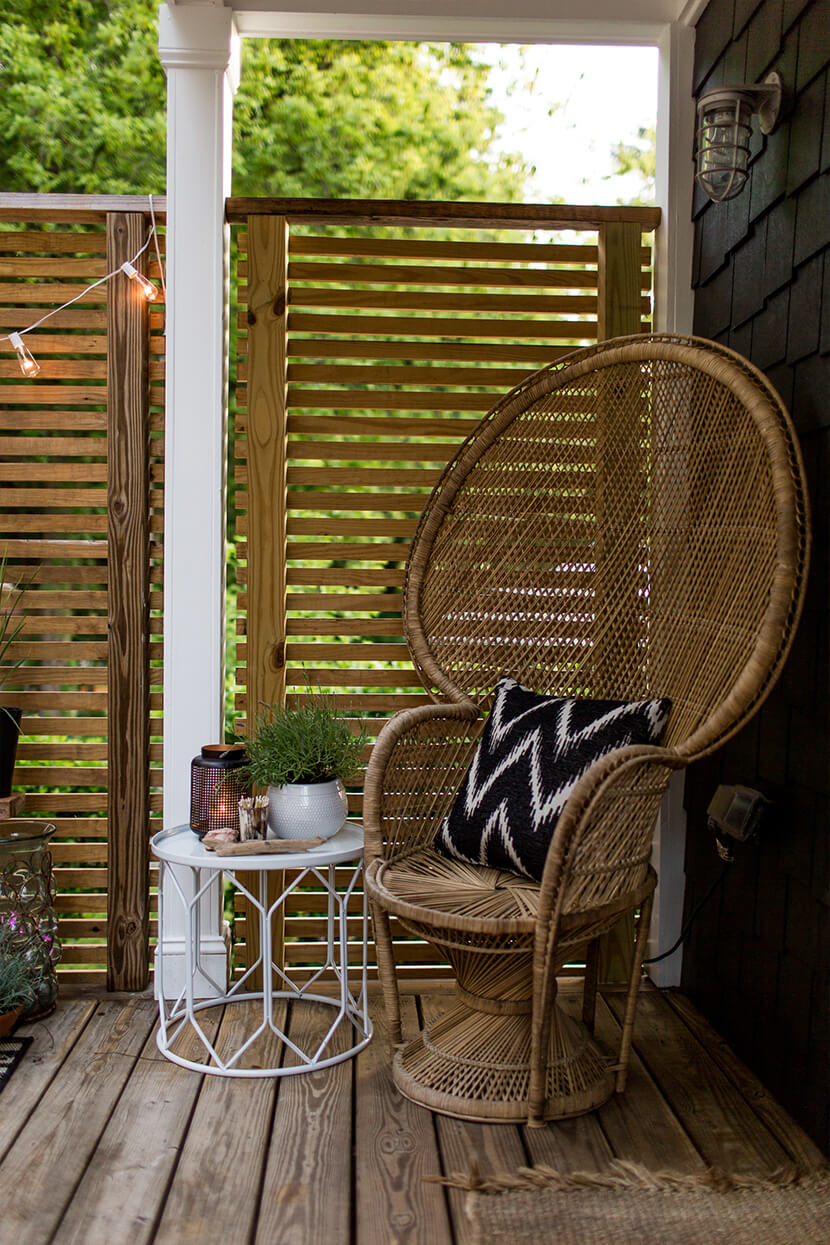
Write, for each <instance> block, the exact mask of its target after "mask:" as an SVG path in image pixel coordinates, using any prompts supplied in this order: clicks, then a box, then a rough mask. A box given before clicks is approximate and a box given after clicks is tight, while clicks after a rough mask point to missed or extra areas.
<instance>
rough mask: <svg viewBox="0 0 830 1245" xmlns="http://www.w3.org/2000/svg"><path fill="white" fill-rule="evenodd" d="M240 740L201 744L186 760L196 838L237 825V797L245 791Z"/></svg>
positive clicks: (241, 795) (242, 753)
mask: <svg viewBox="0 0 830 1245" xmlns="http://www.w3.org/2000/svg"><path fill="white" fill-rule="evenodd" d="M247 764H248V758H247V756H246V755H245V747H244V745H243V744H205V745H204V746H203V747H202V751H201V753H200V755H199V756H197V757H194V758H193V760H192V761H191V762H190V829H191V830H192V831H193V833H194V834H198V836H199V838H200V839H201V838H204V836H205V835H206V834H207V832H208V830H221V829H222V828H223V827H224V826H231V827H232V828H233V829H234V830H238V829H239V801H240V800H241V798H242V797H243V795H247V794H248V784H247V781H246V778H245V774H244V767H245V766H246V765H247Z"/></svg>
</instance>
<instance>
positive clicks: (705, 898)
mask: <svg viewBox="0 0 830 1245" xmlns="http://www.w3.org/2000/svg"><path fill="white" fill-rule="evenodd" d="M730 864H731V861H728V860H725V861H724V863H723V868H722V869H721V871H720V873H719V874H718V876H717V877H716V878H715V880H714V882H713V883H712V885H711V886H710V887H709V889H708V891H707V892H706V894H705V895H704V896H703V898H702V899H700V900H699V901H698V903H696V904H695V906H694V908H693V909H692V911H691V913H690V914H689V919H688V920H687V922H686V924H685V925H684V926H683V928H682V930H681V931H680V937H679V938H678V939H677V941H676V942H675V943H674V944H673V945H672V946H671V947H669V949H668V951H663V952H662V953H661V954H660V955H653V956H652V957H651V959H650V960H643V963H644V964H658V963H659V962H660V960H666V959H668V957H669V956H670V955H674V953H675V951H676V950H677V948H678V947H679V946H680V944H681V942H682V941H683V939H684V938H685V937H686V935H687V934H688V932H689V930H690V929H691V928H692V922H693V921H694V919H695V917H696V916H697V914H698V913H699V912H700V910H701V908H702V907H703V905H704V904H705V903H707V902H708V901H709V900H710V899H711V898H712V896H713V895H714V893H715V891H716V890H717V889H718V887H719V886H720V884H721V882H722V881H723V879H724V878H725V877H726V871H727V869H728V868H729V865H730Z"/></svg>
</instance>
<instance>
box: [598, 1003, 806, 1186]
mask: <svg viewBox="0 0 830 1245" xmlns="http://www.w3.org/2000/svg"><path fill="white" fill-rule="evenodd" d="M608 1004H609V1007H610V1008H611V1010H612V1011H613V1013H614V1015H615V1016H616V1017H617V1019H618V1020H620V1019H621V1017H622V1012H623V1008H624V1005H625V1000H624V998H623V997H622V996H621V995H614V994H609V995H608ZM634 1045H635V1048H636V1050H637V1052H638V1054H639V1055H640V1058H641V1059H642V1060H643V1062H644V1063H645V1065H646V1066H647V1068H648V1069H649V1071H650V1072H651V1073H652V1075H653V1076H654V1077H655V1078H656V1079H657V1081H658V1082H659V1084H660V1088H661V1089H662V1091H663V1093H664V1095H665V1097H666V1099H667V1100H668V1102H669V1103H670V1105H671V1107H672V1110H673V1111H674V1112H675V1114H676V1115H677V1116H678V1117H679V1118H680V1119H681V1120H682V1121H683V1127H684V1128H685V1130H686V1132H687V1133H688V1134H689V1137H690V1138H691V1140H692V1142H693V1144H694V1145H695V1147H696V1148H697V1149H698V1150H699V1151H700V1153H701V1154H702V1156H703V1158H704V1159H705V1160H706V1162H707V1163H708V1164H710V1165H712V1166H716V1167H721V1168H723V1169H724V1170H725V1171H729V1172H739V1173H741V1174H747V1173H761V1172H771V1171H774V1170H775V1169H776V1168H779V1167H784V1166H786V1164H787V1163H788V1162H789V1155H788V1154H787V1152H786V1150H785V1149H784V1148H783V1146H782V1145H781V1144H780V1143H779V1141H778V1140H777V1138H775V1137H774V1136H773V1135H772V1133H770V1132H769V1130H768V1129H767V1128H766V1127H765V1125H764V1124H763V1122H762V1121H761V1120H760V1119H759V1118H758V1116H757V1115H756V1114H755V1112H754V1111H753V1110H752V1108H751V1107H750V1106H749V1104H748V1103H747V1102H746V1101H745V1099H744V1098H743V1097H742V1095H741V1094H740V1092H739V1091H738V1089H736V1087H735V1086H734V1085H733V1084H732V1082H731V1081H730V1080H729V1079H728V1078H727V1077H726V1076H725V1075H724V1073H723V1072H722V1071H721V1069H720V1068H719V1067H718V1065H717V1064H716V1063H715V1062H714V1060H713V1059H712V1058H711V1056H710V1055H709V1054H708V1052H707V1051H706V1050H705V1049H704V1047H703V1046H702V1045H701V1044H700V1042H699V1041H698V1039H697V1038H696V1037H695V1036H694V1035H693V1034H692V1033H691V1032H690V1030H689V1029H688V1028H687V1026H686V1025H685V1024H684V1023H683V1021H682V1020H681V1019H680V1017H679V1016H678V1015H677V1014H676V1013H675V1012H674V1011H673V1010H672V1008H671V1007H669V1006H668V1005H667V1004H666V1002H665V1000H663V999H661V998H660V997H659V995H658V994H657V993H656V992H654V991H651V990H644V991H642V993H641V995H640V1000H639V1003H638V1005H637V1021H636V1024H635V1027H634Z"/></svg>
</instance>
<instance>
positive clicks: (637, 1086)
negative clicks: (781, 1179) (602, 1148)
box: [560, 995, 706, 1174]
mask: <svg viewBox="0 0 830 1245" xmlns="http://www.w3.org/2000/svg"><path fill="white" fill-rule="evenodd" d="M560 997H561V995H560ZM596 1035H597V1037H598V1039H599V1040H600V1042H602V1043H604V1044H605V1045H606V1046H608V1047H609V1048H610V1049H611V1050H617V1049H618V1048H619V1041H620V1026H619V1023H618V1022H617V1020H616V1018H615V1016H614V1015H613V1013H612V1012H611V1010H610V1008H609V1007H608V1005H607V1003H606V1002H605V1000H604V999H603V998H598V999H597V1019H596ZM596 1114H597V1119H598V1120H599V1122H600V1124H601V1125H602V1131H603V1132H604V1133H605V1135H606V1137H607V1138H608V1141H609V1142H610V1144H611V1148H612V1150H613V1151H614V1157H615V1158H618V1159H627V1160H629V1161H630V1162H632V1163H642V1164H643V1166H644V1167H648V1168H649V1169H650V1170H651V1171H660V1170H662V1169H669V1170H671V1171H680V1172H688V1173H690V1174H691V1173H692V1172H696V1171H702V1170H703V1169H704V1168H705V1166H706V1164H705V1163H704V1162H703V1159H702V1158H701V1157H700V1155H699V1154H698V1152H697V1150H696V1149H695V1147H694V1146H693V1145H692V1143H691V1141H690V1140H689V1137H688V1135H687V1133H686V1132H685V1131H684V1129H683V1126H682V1124H681V1123H680V1121H679V1120H678V1118H677V1116H676V1115H675V1114H674V1112H673V1111H672V1109H671V1107H670V1106H669V1104H668V1103H667V1102H666V1099H665V1098H664V1097H663V1095H662V1093H661V1092H660V1089H659V1086H658V1085H657V1083H656V1082H655V1081H654V1080H653V1079H652V1077H651V1076H649V1074H648V1072H647V1071H646V1068H645V1067H644V1065H643V1061H642V1060H641V1059H640V1057H639V1055H638V1054H637V1052H636V1050H634V1051H632V1053H631V1063H630V1065H629V1071H628V1084H627V1085H626V1089H625V1093H624V1094H622V1095H619V1094H615V1095H614V1096H613V1097H612V1098H611V1099H609V1101H608V1102H607V1103H606V1104H605V1106H604V1107H601V1108H600V1110H599V1111H597V1113H596Z"/></svg>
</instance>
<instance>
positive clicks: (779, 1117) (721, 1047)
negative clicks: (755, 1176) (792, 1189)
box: [665, 992, 826, 1168]
mask: <svg viewBox="0 0 830 1245" xmlns="http://www.w3.org/2000/svg"><path fill="white" fill-rule="evenodd" d="M665 997H666V999H667V1001H668V1002H669V1004H670V1005H671V1006H672V1007H673V1008H674V1010H675V1011H676V1012H677V1014H678V1015H679V1016H681V1017H682V1018H683V1020H684V1021H685V1022H686V1024H687V1025H688V1026H689V1028H690V1029H691V1031H692V1033H694V1035H695V1037H697V1038H698V1039H699V1040H700V1041H701V1042H702V1044H703V1045H704V1046H705V1047H706V1052H707V1054H708V1055H710V1056H711V1058H712V1059H714V1061H715V1063H716V1064H717V1065H718V1067H719V1068H720V1069H721V1070H722V1071H723V1072H724V1073H725V1074H726V1075H727V1076H728V1077H729V1079H730V1080H731V1081H732V1083H733V1085H735V1086H736V1087H737V1089H738V1090H739V1091H740V1093H741V1094H742V1095H743V1097H744V1098H745V1099H746V1100H747V1102H749V1103H751V1104H752V1110H753V1111H754V1112H755V1114H756V1115H758V1116H760V1118H761V1119H762V1120H763V1122H764V1124H765V1125H766V1127H767V1128H768V1129H769V1130H770V1132H771V1133H773V1134H774V1136H775V1137H777V1138H778V1140H779V1141H780V1143H781V1145H782V1146H783V1147H784V1149H785V1150H786V1151H787V1153H788V1154H790V1155H791V1156H792V1160H793V1162H794V1163H797V1164H798V1165H799V1166H801V1167H804V1168H810V1167H816V1166H819V1167H820V1166H823V1164H824V1163H825V1161H826V1160H825V1158H824V1155H823V1154H822V1152H821V1150H819V1148H818V1146H817V1145H816V1144H815V1143H814V1142H813V1141H811V1140H810V1138H809V1137H808V1136H807V1134H806V1133H805V1132H804V1130H803V1129H802V1128H801V1127H799V1125H798V1124H796V1123H795V1121H794V1120H793V1119H792V1118H791V1117H790V1116H789V1115H787V1112H786V1111H785V1110H784V1108H783V1107H782V1106H781V1104H780V1103H779V1102H776V1100H775V1099H774V1098H773V1096H772V1094H770V1093H768V1092H767V1090H766V1089H764V1086H763V1085H762V1084H761V1082H760V1081H759V1080H758V1078H757V1076H755V1074H754V1073H753V1072H751V1071H750V1070H749V1068H748V1067H747V1066H746V1064H744V1063H742V1062H741V1061H740V1059H738V1058H737V1056H736V1055H735V1054H734V1052H733V1051H732V1049H731V1047H730V1046H729V1045H728V1044H727V1043H726V1042H725V1041H724V1039H723V1038H722V1037H721V1036H720V1034H719V1033H717V1032H716V1031H715V1030H714V1029H713V1028H712V1026H711V1025H710V1024H709V1022H708V1020H706V1019H705V1017H703V1016H701V1014H700V1012H699V1011H698V1010H697V1008H696V1007H695V1006H694V1005H693V1004H692V1003H690V1002H689V1000H688V999H687V998H685V997H684V996H683V995H682V994H677V993H674V992H671V993H668V994H667V995H666V996H665Z"/></svg>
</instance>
